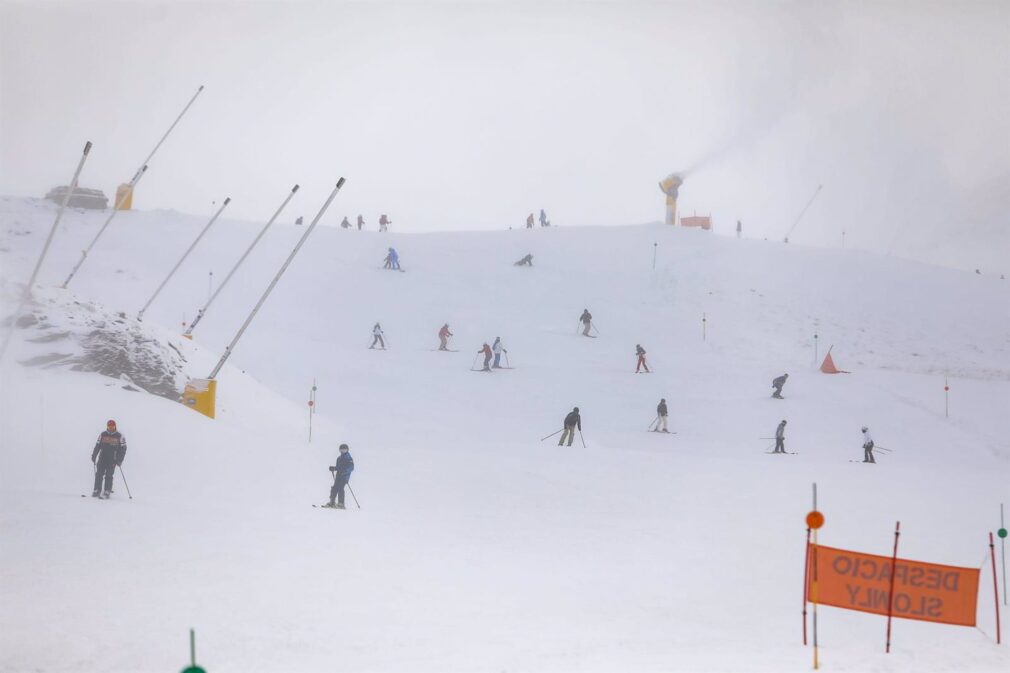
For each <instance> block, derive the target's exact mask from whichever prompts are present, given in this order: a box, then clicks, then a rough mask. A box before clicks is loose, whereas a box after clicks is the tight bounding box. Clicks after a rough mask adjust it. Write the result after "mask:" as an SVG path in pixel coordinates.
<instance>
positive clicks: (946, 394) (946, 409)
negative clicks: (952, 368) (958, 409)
mask: <svg viewBox="0 0 1010 673" xmlns="http://www.w3.org/2000/svg"><path fill="white" fill-rule="evenodd" d="M943 417H944V418H950V386H949V385H948V384H947V377H946V376H944V377H943Z"/></svg>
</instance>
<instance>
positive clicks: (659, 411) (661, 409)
mask: <svg viewBox="0 0 1010 673" xmlns="http://www.w3.org/2000/svg"><path fill="white" fill-rule="evenodd" d="M667 416H669V412H668V411H667V409H666V398H665V397H664V398H663V399H661V400H660V401H659V404H658V405H657V406H656V417H657V421H656V429H655V430H653V432H670V430H669V428H668V427H667V425H666V420H667Z"/></svg>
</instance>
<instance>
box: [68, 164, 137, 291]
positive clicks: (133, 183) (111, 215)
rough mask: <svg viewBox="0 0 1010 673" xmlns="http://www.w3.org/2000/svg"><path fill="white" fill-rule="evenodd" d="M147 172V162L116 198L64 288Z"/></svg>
mask: <svg viewBox="0 0 1010 673" xmlns="http://www.w3.org/2000/svg"><path fill="white" fill-rule="evenodd" d="M146 172H147V164H144V165H143V166H141V167H140V170H139V171H137V172H136V173H135V174H134V176H133V179H132V180H130V184H129V185H128V188H127V189H126V190H125V191H123V193H122V194H121V195H120V196H119V198H118V199H116V205H115V206H114V207H113V208H112V212H111V213H109V217H108V218H106V220H105V224H103V225H102V228H101V229H99V230H98V233H97V234H95V237H94V238H93V239H91V243H89V244H88V247H87V248H85V249H84V250H81V258H80V259H79V260H77V264H75V265H74V268H73V269H72V270H71V271H70V275H69V276H67V279H66V280H65V281H63V285H62V286H61V287H62V288H64V289H66V287H67V285H70V281H72V280H73V279H74V276H75V275H77V270H78V269H80V268H81V265H82V264H84V260H86V259H87V258H88V253H90V252H91V249H92V248H94V247H95V243H98V239H99V238H101V237H102V234H104V233H105V230H106V229H108V227H109V224H110V223H111V222H112V218H114V217H115V216H116V213H118V212H119V208H120V207H121V206H122V205H123V203H124V202H125V201H126V199H127V198H128V197H129V196H130V194H132V193H133V188H134V187H136V186H137V184H138V183H139V182H140V179H141V178H142V177H144V174H145V173H146Z"/></svg>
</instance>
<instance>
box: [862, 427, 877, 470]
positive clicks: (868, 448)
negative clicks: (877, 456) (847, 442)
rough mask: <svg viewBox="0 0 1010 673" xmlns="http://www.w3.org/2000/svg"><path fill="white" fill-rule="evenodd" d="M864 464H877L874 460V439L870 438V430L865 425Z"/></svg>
mask: <svg viewBox="0 0 1010 673" xmlns="http://www.w3.org/2000/svg"><path fill="white" fill-rule="evenodd" d="M863 462H864V463H875V462H877V461H876V460H874V459H873V437H870V430H869V428H867V427H866V426H865V425H864V426H863Z"/></svg>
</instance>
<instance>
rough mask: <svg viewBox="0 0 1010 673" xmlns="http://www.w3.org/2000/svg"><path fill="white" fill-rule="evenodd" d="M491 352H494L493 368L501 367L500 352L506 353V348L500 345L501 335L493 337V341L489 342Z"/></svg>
mask: <svg viewBox="0 0 1010 673" xmlns="http://www.w3.org/2000/svg"><path fill="white" fill-rule="evenodd" d="M491 352H492V353H494V365H492V366H493V367H494V368H495V369H501V354H502V352H505V353H508V349H507V348H505V347H504V346H502V345H501V337H495V338H494V343H493V344H491Z"/></svg>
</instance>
